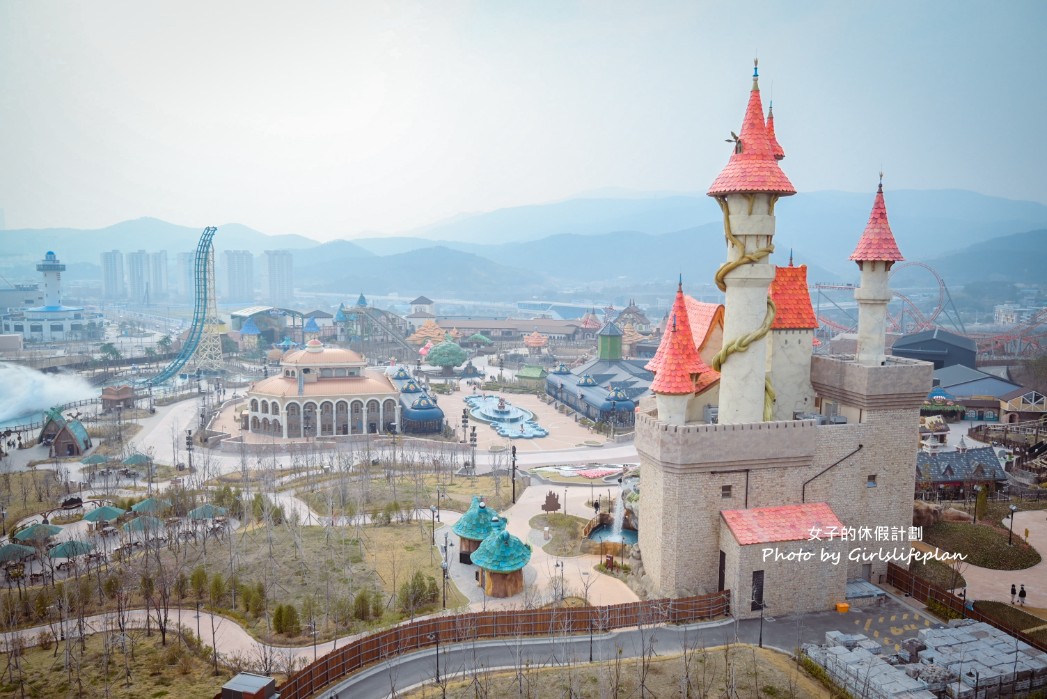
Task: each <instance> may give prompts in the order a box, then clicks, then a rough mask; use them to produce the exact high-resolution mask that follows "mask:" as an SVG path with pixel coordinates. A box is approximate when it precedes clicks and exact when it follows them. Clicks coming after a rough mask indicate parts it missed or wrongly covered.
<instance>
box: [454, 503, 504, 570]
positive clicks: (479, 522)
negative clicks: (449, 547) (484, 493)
mask: <svg viewBox="0 0 1047 699" xmlns="http://www.w3.org/2000/svg"><path fill="white" fill-rule="evenodd" d="M497 517H498V513H497V512H495V511H494V510H493V509H491V508H489V507H487V503H485V502H484V501H483V500H481V499H480V496H479V495H474V496H473V501H472V503H471V504H470V505H469V509H468V510H466V511H465V514H463V515H462V516H461V517H460V518H459V519H458V521H457V522H455V523H454V526H452V527H451V531H453V532H454V533H455V534H457V535H458V544H459V548H458V556H459V560H460V561H461V562H462V563H472V562H473V559H472V553H473V551H476V549H478V548H479V547H480V544H481V543H482V542H483V540H484V539H486V538H487V537H488V536H489V535H490V534H491V532H492V531H494V529H493V527H492V522H493V520H495V519H497Z"/></svg>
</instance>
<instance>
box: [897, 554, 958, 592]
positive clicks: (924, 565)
mask: <svg viewBox="0 0 1047 699" xmlns="http://www.w3.org/2000/svg"><path fill="white" fill-rule="evenodd" d="M962 567H963V566H962V565H961V569H962ZM909 572H910V573H912V574H913V575H916V576H918V577H921V578H923V579H924V580H927V581H928V582H931V583H933V584H935V585H937V586H938V587H941V588H944V589H946V590H953V589H956V588H961V587H967V580H966V579H964V577H963V575H960V574H958V573H957V572H956V571H955V570H954V569H953V568H952V566H949V565H946V564H945V563H942V562H941V561H935V560H928V561H913V562H912V563H910V564H909Z"/></svg>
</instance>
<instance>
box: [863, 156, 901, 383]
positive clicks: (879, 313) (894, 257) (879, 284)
mask: <svg viewBox="0 0 1047 699" xmlns="http://www.w3.org/2000/svg"><path fill="white" fill-rule="evenodd" d="M851 259H852V260H854V261H855V262H857V263H858V269H860V270H861V271H862V283H861V286H859V287H858V288H857V289H855V290H854V299H855V301H857V302H858V355H857V357H856V359H857V361H858V363H859V364H864V365H865V366H879V365H881V364H883V363H884V361H885V354H884V348H885V344H886V336H887V302H888V301H890V300H891V290H890V289H889V288H888V287H887V277H888V274H889V273H890V271H891V266H893V265H894V263H895V262H901V261H902V260H903V259H905V258H903V257H902V253H901V252H900V251H899V250H898V244H897V243H896V242H895V241H894V234H893V233H892V232H891V224H890V223H888V222H887V205H886V204H885V203H884V201H883V175H880V185H879V187H878V188H877V190H876V199H875V201H874V202H873V209H872V214H870V216H869V223H868V224H867V225H866V226H865V232H864V233H862V237H861V239H860V240H859V241H858V247H857V248H855V250H854V253H853V254H852V255H851Z"/></svg>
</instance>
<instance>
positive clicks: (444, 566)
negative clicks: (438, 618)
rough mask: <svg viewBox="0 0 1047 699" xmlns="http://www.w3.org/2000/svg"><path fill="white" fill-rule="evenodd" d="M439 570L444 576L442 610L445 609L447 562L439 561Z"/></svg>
mask: <svg viewBox="0 0 1047 699" xmlns="http://www.w3.org/2000/svg"><path fill="white" fill-rule="evenodd" d="M440 568H441V569H442V570H443V574H444V588H443V592H444V595H443V608H444V609H447V560H446V559H445V560H443V561H440Z"/></svg>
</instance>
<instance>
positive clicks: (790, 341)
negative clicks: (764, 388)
mask: <svg viewBox="0 0 1047 699" xmlns="http://www.w3.org/2000/svg"><path fill="white" fill-rule="evenodd" d="M770 293H771V301H773V302H774V305H775V314H774V322H773V323H772V324H771V344H770V347H769V349H768V352H767V371H768V374H769V376H770V379H771V385H772V386H774V392H775V397H774V414H773V416H772V417H773V419H775V420H792V419H793V418H794V416H795V414H796V413H809V412H811V411H813V410H814V388H813V387H812V386H811V355H812V354H813V353H814V331H815V329H817V327H818V319H817V317H816V316H815V314H814V307H813V306H811V292H810V290H809V289H808V288H807V265H800V266H799V267H794V266H793V261H792V257H791V256H790V258H789V266H788V267H776V268H775V274H774V281H773V282H771V292H770Z"/></svg>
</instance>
